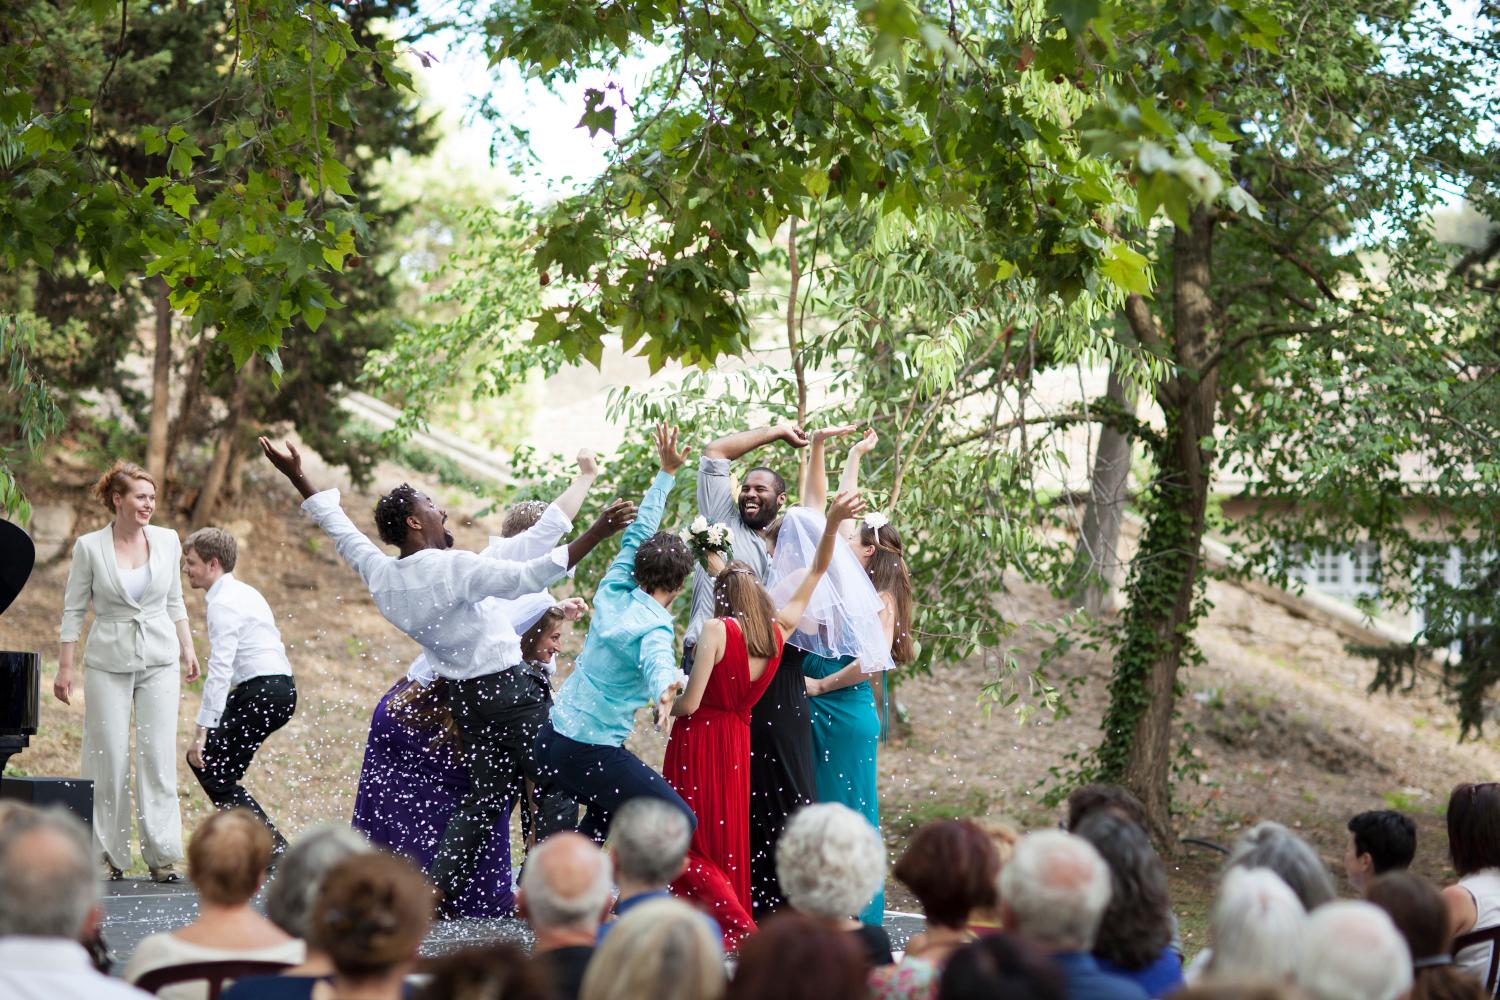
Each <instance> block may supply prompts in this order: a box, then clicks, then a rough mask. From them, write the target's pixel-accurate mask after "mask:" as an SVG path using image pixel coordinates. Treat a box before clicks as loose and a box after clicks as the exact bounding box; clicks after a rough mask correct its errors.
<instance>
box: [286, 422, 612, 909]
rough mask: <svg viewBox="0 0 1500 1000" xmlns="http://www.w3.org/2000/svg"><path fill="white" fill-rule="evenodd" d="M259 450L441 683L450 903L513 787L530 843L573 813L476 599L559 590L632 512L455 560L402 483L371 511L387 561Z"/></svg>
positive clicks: (504, 624)
mask: <svg viewBox="0 0 1500 1000" xmlns="http://www.w3.org/2000/svg"><path fill="white" fill-rule="evenodd" d="M260 443H261V448H262V450H263V451H264V452H265V454H266V457H267V458H268V459H270V461H271V464H272V465H274V466H276V468H277V470H279V471H280V472H281V473H282V475H284V476H286V477H287V479H288V480H289V481H290V482H291V483H292V485H293V486H295V487H296V488H297V491H298V492H299V493H301V494H302V497H303V502H302V509H303V510H304V511H305V512H306V513H307V514H309V515H310V516H311V517H313V519H314V520H316V521H317V522H318V524H319V526H320V527H322V529H323V530H324V531H325V532H326V533H327V534H328V536H329V537H330V538H332V539H333V541H334V546H335V547H336V548H337V549H338V553H339V555H341V556H342V557H343V558H344V561H345V562H347V563H348V564H349V565H350V566H351V567H353V569H354V570H355V572H357V573H358V574H359V575H360V577H361V579H363V580H364V581H365V584H366V586H368V587H369V588H370V596H371V597H373V598H374V599H375V606H376V607H377V608H378V609H379V610H380V613H381V614H382V615H384V616H385V619H386V621H388V622H390V623H391V624H392V625H394V626H396V627H397V628H399V629H400V630H401V631H402V632H405V633H406V634H407V635H408V636H410V637H411V638H412V639H414V640H415V641H416V642H417V644H418V645H420V646H421V647H422V651H423V653H424V654H425V655H426V658H427V661H428V664H429V665H430V666H431V668H432V669H433V671H434V672H435V673H437V675H438V676H440V677H442V678H444V679H445V680H446V681H447V682H448V689H449V700H450V704H451V706H452V710H453V718H454V721H455V722H456V723H457V724H458V730H459V734H460V736H462V738H463V743H464V750H465V754H466V756H467V758H468V764H469V777H470V790H469V792H468V794H467V795H465V796H464V798H463V800H462V801H460V802H459V804H458V807H457V808H455V809H454V810H453V814H452V816H451V817H450V818H449V820H448V826H447V829H446V830H444V832H443V842H442V844H441V845H440V846H439V848H438V853H437V857H436V858H434V860H433V864H432V876H433V879H434V881H436V882H437V885H438V888H440V889H442V890H443V894H444V896H445V898H446V900H447V901H449V902H450V903H451V901H453V900H456V899H458V897H459V895H460V893H462V891H463V890H464V888H465V887H466V886H467V885H468V882H469V879H470V878H472V877H473V874H474V867H475V864H476V863H477V860H478V856H479V850H478V848H479V847H480V845H481V844H482V843H483V841H484V840H485V838H487V837H488V836H489V835H490V831H491V830H493V829H494V827H495V823H496V822H497V821H498V820H499V817H500V815H501V813H502V811H503V809H504V806H505V800H506V795H507V793H508V792H510V790H511V789H512V788H513V787H514V786H515V783H516V780H517V778H518V777H525V778H527V779H529V780H531V781H532V782H533V784H535V785H536V786H537V788H538V796H539V798H542V797H545V801H546V802H547V803H548V807H547V809H546V811H545V814H544V815H542V816H541V817H540V818H539V824H540V829H539V830H538V837H539V838H540V837H544V836H546V834H547V833H550V832H552V831H553V830H554V829H571V828H572V827H573V826H574V825H575V824H576V823H577V805H576V804H574V803H572V802H571V800H570V799H568V798H567V797H566V796H565V795H563V794H562V793H561V792H557V793H553V790H552V776H551V775H550V774H545V773H543V772H542V770H541V769H540V767H539V766H538V763H537V759H536V755H535V752H534V743H535V735H536V731H537V730H538V729H539V728H540V727H541V725H542V724H543V723H545V722H546V719H547V703H546V701H545V700H542V699H541V698H539V696H538V692H537V690H536V685H535V683H534V682H533V680H532V678H531V677H530V676H529V675H528V674H527V673H526V672H525V671H519V670H515V669H513V668H514V667H516V666H517V665H518V664H520V662H521V643H520V636H518V635H517V634H516V630H515V628H514V627H513V626H512V625H511V624H510V621H509V619H508V617H507V616H506V615H505V613H504V610H503V607H502V606H500V605H497V604H496V603H495V602H491V601H488V600H487V598H491V597H499V598H506V599H512V598H517V597H524V596H526V595H529V594H535V593H537V592H538V591H541V590H543V589H545V588H546V587H547V586H548V585H550V584H552V583H554V582H556V581H557V580H559V579H561V578H562V577H563V576H564V575H565V574H566V573H567V571H568V570H569V569H571V568H572V567H573V566H574V565H576V564H577V563H578V561H579V560H581V559H582V558H583V557H584V556H585V555H587V554H588V553H589V552H591V551H592V550H593V549H594V547H595V546H596V545H598V544H599V543H600V542H601V541H603V540H604V539H606V538H608V537H609V536H611V535H613V534H615V533H617V532H619V531H623V530H624V529H625V527H626V526H627V525H628V524H630V522H631V521H633V520H634V519H635V513H636V509H635V505H634V504H633V503H630V502H629V501H626V500H615V501H614V502H613V503H611V504H609V505H608V506H606V507H605V508H604V510H603V512H601V513H600V515H599V517H598V519H597V520H596V521H595V522H594V523H593V524H592V525H590V526H589V528H588V529H587V530H585V531H584V532H583V533H582V534H580V535H579V536H578V537H577V538H575V539H574V540H573V541H571V542H569V543H568V544H567V545H565V546H563V545H559V546H558V547H556V548H554V549H552V550H551V551H550V552H548V553H546V554H544V555H541V556H538V557H536V558H533V559H529V560H526V561H513V560H508V559H496V558H491V557H488V556H485V555H480V554H479V553H477V552H465V551H463V550H455V549H454V548H453V535H452V534H451V533H450V532H449V531H448V529H447V527H446V522H447V520H448V513H447V511H445V510H443V509H442V508H440V507H438V505H437V504H436V503H434V502H433V501H432V498H431V497H428V496H426V495H425V494H423V493H421V492H419V491H417V490H415V489H413V488H412V487H410V486H408V485H406V484H404V483H403V484H402V485H401V486H398V487H396V488H395V489H394V490H392V491H391V492H389V493H387V494H386V495H385V496H383V497H381V498H380V500H379V502H378V503H376V505H375V524H376V527H377V529H378V530H379V532H380V539H381V541H383V542H385V543H386V544H387V545H391V546H394V547H395V548H397V549H399V550H400V555H399V556H398V557H394V558H393V557H391V556H389V555H386V554H385V553H384V552H382V551H381V550H380V549H379V548H378V547H377V546H376V545H375V544H374V543H373V542H371V541H370V540H369V539H368V538H366V537H365V535H364V533H363V532H361V531H360V530H359V529H358V528H356V527H355V526H354V523H353V522H352V521H350V520H349V518H348V516H347V515H345V514H344V512H343V510H342V509H341V508H340V506H339V494H338V490H336V489H334V490H324V491H323V492H321V493H320V492H318V491H317V490H315V489H314V488H313V486H312V484H311V483H309V482H308V480H307V476H306V475H305V474H304V473H303V471H302V459H301V456H300V455H298V453H297V449H296V448H295V447H294V446H292V445H291V444H290V443H288V444H287V450H286V451H284V452H283V451H280V450H278V449H277V448H276V447H275V446H273V445H272V444H271V442H270V441H269V440H268V439H266V438H261V439H260ZM570 812H571V815H569V813H570ZM445 912H447V910H446V905H445Z"/></svg>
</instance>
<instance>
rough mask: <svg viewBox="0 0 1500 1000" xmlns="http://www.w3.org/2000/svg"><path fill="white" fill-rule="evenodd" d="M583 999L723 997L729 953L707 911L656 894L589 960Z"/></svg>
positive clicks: (621, 922) (616, 927)
mask: <svg viewBox="0 0 1500 1000" xmlns="http://www.w3.org/2000/svg"><path fill="white" fill-rule="evenodd" d="M579 995H580V997H581V1000H641V998H644V997H650V998H652V1000H719V998H720V997H722V996H723V995H724V953H723V951H722V950H721V949H720V946H719V940H718V938H716V937H715V936H714V934H713V932H712V931H710V930H709V929H708V921H706V920H704V919H703V914H701V913H699V912H698V911H697V910H695V909H693V907H691V906H689V905H688V904H686V903H684V902H682V901H681V900H678V899H656V900H652V901H651V902H649V903H643V904H642V905H640V906H638V907H636V908H635V909H633V910H631V911H630V912H629V913H627V914H625V916H623V917H621V918H620V919H619V921H618V922H616V923H615V924H614V926H613V927H612V928H610V932H609V936H608V937H606V938H605V939H604V943H603V944H601V945H600V946H599V950H598V951H596V952H594V957H593V958H592V959H590V960H589V967H588V971H587V972H586V973H584V977H583V991H582V992H581V993H580V994H579Z"/></svg>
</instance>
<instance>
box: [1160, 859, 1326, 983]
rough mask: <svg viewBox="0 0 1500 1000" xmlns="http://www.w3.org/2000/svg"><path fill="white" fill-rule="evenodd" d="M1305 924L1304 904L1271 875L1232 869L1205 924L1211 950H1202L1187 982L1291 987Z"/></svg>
mask: <svg viewBox="0 0 1500 1000" xmlns="http://www.w3.org/2000/svg"><path fill="white" fill-rule="evenodd" d="M1306 922H1307V911H1306V910H1304V909H1303V908H1302V901H1301V900H1299V899H1298V898H1297V894H1296V893H1294V892H1292V890H1291V887H1290V886H1288V885H1287V884H1286V883H1285V882H1283V881H1282V880H1281V877H1280V876H1279V875H1277V874H1276V873H1275V872H1273V871H1271V870H1270V869H1268V868H1231V869H1229V870H1228V871H1227V872H1225V873H1224V881H1223V882H1221V883H1220V884H1219V894H1218V897H1217V898H1216V899H1215V900H1214V908H1213V913H1212V915H1211V916H1210V918H1209V937H1210V940H1212V941H1213V949H1212V951H1208V949H1205V953H1206V955H1205V958H1204V960H1203V961H1202V962H1201V963H1198V962H1195V963H1194V969H1193V970H1190V972H1189V979H1194V978H1197V979H1198V980H1199V981H1202V982H1243V981H1246V980H1255V981H1263V982H1271V983H1281V984H1287V983H1290V982H1291V980H1292V977H1293V975H1294V974H1295V972H1296V966H1297V953H1298V949H1299V948H1300V947H1301V942H1302V929H1303V926H1304V925H1305V924H1306ZM1200 968H1201V969H1202V972H1201V975H1199V974H1197V970H1198V969H1200Z"/></svg>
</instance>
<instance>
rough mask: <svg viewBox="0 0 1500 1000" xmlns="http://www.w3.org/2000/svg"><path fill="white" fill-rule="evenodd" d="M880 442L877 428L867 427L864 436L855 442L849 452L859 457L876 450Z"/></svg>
mask: <svg viewBox="0 0 1500 1000" xmlns="http://www.w3.org/2000/svg"><path fill="white" fill-rule="evenodd" d="M879 443H880V435H879V434H876V433H875V428H873V427H866V428H865V434H864V437H862V438H860V439H859V440H858V441H856V442H854V444H853V446H852V447H850V449H849V454H850V455H852V456H854V457H855V458H859V457H860V456H862V455H868V454H869V453H870V452H872V451H874V450H875V446H876V445H877V444H879Z"/></svg>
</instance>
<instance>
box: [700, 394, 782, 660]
mask: <svg viewBox="0 0 1500 1000" xmlns="http://www.w3.org/2000/svg"><path fill="white" fill-rule="evenodd" d="M772 441H785V442H786V443H787V444H789V445H791V446H792V447H793V448H805V447H807V435H806V434H804V433H802V428H800V427H797V426H795V425H793V424H782V425H781V426H778V427H757V428H755V429H753V430H748V431H739V432H738V433H735V434H730V435H728V436H726V437H721V438H719V439H718V440H717V441H715V442H713V443H712V444H710V445H709V446H708V447H706V448H704V449H703V458H702V459H701V460H700V461H699V463H698V513H700V514H702V515H703V516H704V518H706V519H707V520H708V523H709V524H725V525H728V527H729V537H730V547H731V549H732V550H733V557H734V558H735V559H738V560H740V561H741V562H745V563H748V564H749V565H750V568H751V569H753V570H755V575H756V577H758V578H759V579H760V580H761V582H762V583H764V582H765V579H766V573H767V571H768V570H769V569H770V566H771V560H770V557H769V555H768V553H767V552H766V540H765V531H766V529H767V528H769V527H770V526H771V524H772V522H774V521H775V520H776V517H777V515H779V514H780V513H781V508H782V506H783V505H784V504H785V503H786V480H784V479H782V478H781V476H780V475H779V474H778V473H777V472H776V471H775V470H774V469H770V468H767V467H766V466H763V465H759V466H756V467H755V468H753V469H751V470H750V471H749V472H748V473H746V475H745V481H744V482H743V483H741V484H740V490H739V496H738V498H736V497H735V495H734V491H733V490H732V489H731V487H730V482H729V463H730V462H733V461H734V460H735V459H737V458H740V457H742V456H744V455H747V454H749V453H750V452H752V451H754V450H755V449H757V448H759V447H760V446H761V445H765V444H770V443H771V442H772ZM713 616H714V581H713V577H711V576H709V575H708V573H707V571H705V570H704V569H703V567H702V566H698V567H697V568H696V569H694V570H693V604H692V611H691V613H690V615H689V617H688V626H687V632H686V633H685V635H684V636H683V641H682V669H683V670H684V671H691V670H692V667H693V653H694V650H695V648H696V646H697V645H698V633H699V632H701V631H702V630H703V623H704V622H706V621H708V620H709V619H710V618H712V617H713Z"/></svg>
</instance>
